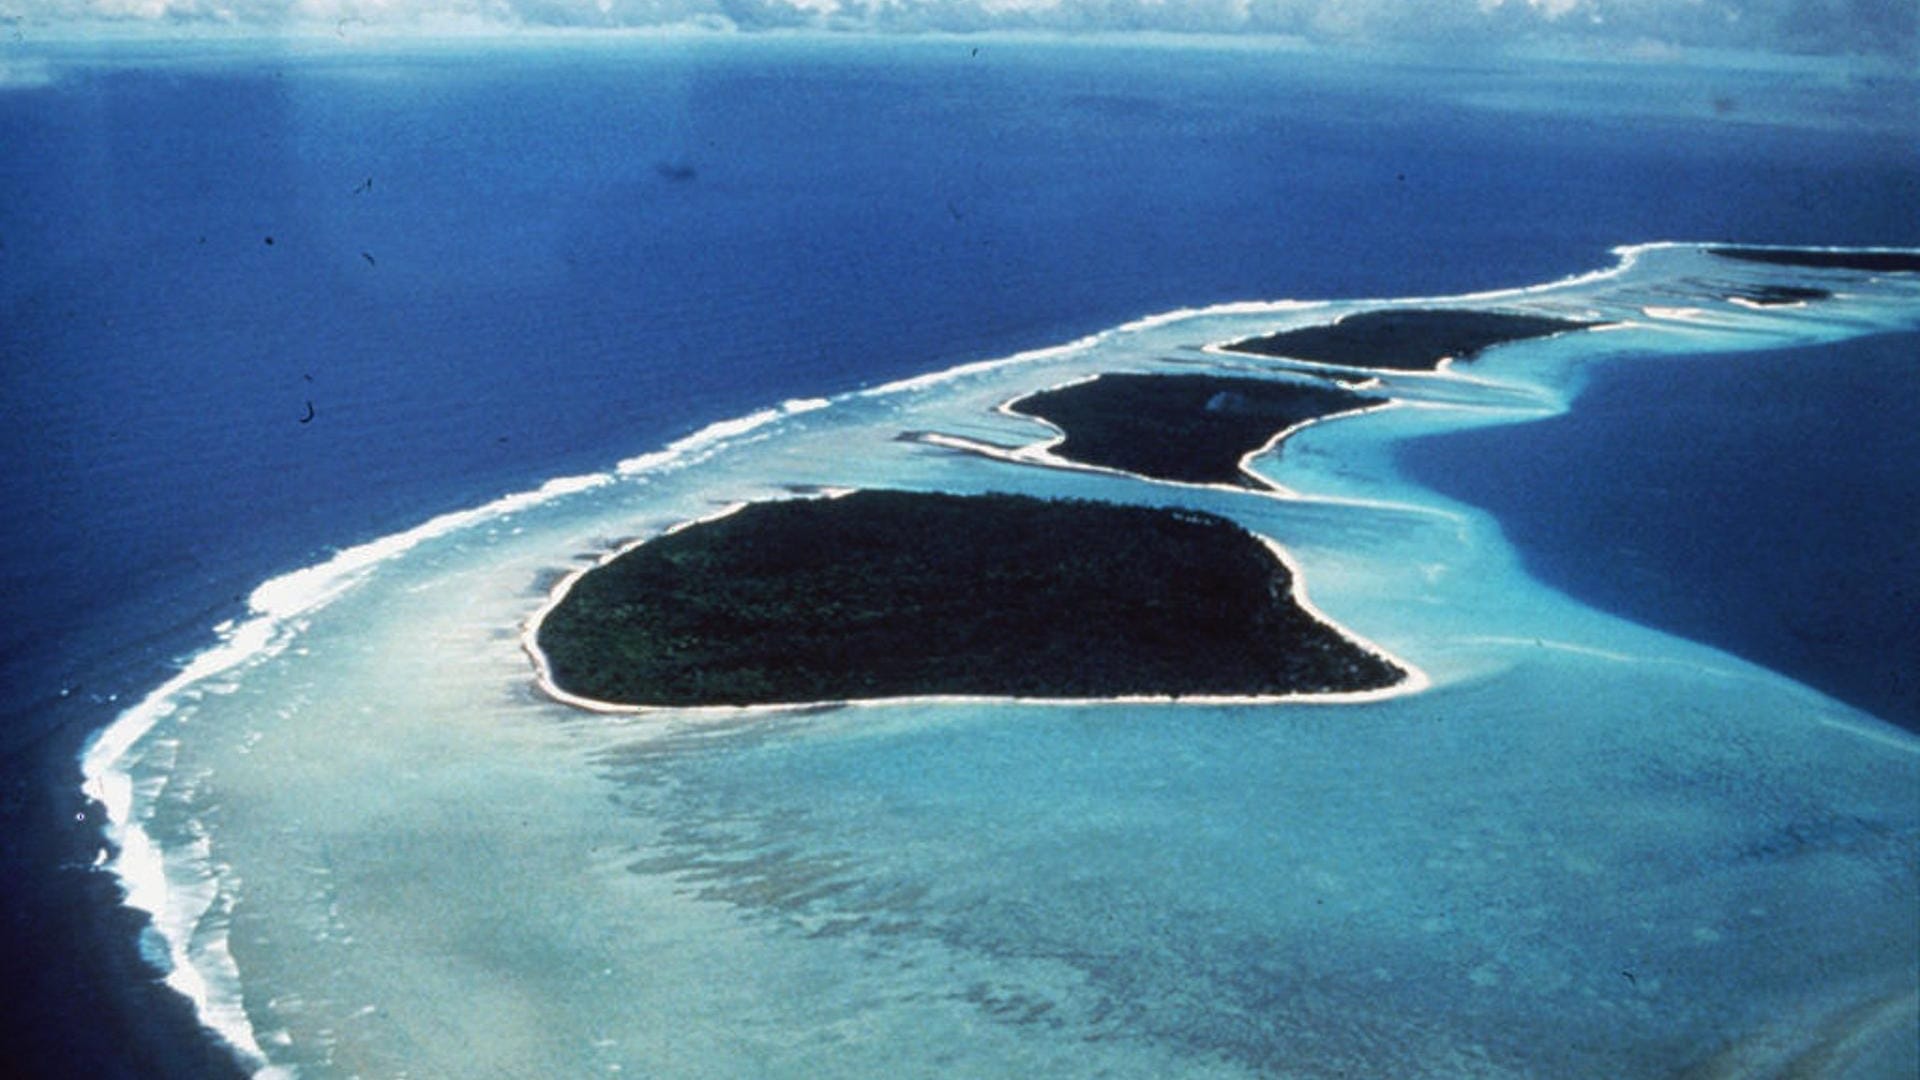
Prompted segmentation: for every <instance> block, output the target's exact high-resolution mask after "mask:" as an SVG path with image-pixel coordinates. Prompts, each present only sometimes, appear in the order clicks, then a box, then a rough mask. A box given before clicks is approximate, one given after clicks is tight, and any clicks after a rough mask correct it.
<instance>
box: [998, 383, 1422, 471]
mask: <svg viewBox="0 0 1920 1080" xmlns="http://www.w3.org/2000/svg"><path fill="white" fill-rule="evenodd" d="M1384 403H1385V402H1384V400H1383V399H1381V398H1376V397H1366V396H1363V395H1361V394H1357V393H1355V392H1353V391H1352V390H1349V389H1347V388H1346V387H1344V386H1340V385H1338V384H1335V383H1323V382H1314V383H1307V382H1278V381H1273V380H1267V379H1248V378H1235V377H1228V376H1216V375H1131V374H1126V375H1101V376H1099V377H1097V378H1095V379H1092V380H1090V381H1088V382H1082V383H1074V384H1072V385H1070V386H1062V387H1058V388H1056V389H1052V390H1042V391H1040V392H1039V393H1037V394H1029V395H1027V396H1026V397H1023V398H1019V399H1017V400H1015V401H1013V402H1010V403H1009V404H1008V405H1007V408H1008V409H1010V410H1012V411H1014V412H1017V413H1020V414H1021V415H1023V416H1031V417H1035V418H1037V419H1041V420H1045V421H1046V422H1048V423H1050V424H1052V425H1053V426H1054V427H1056V428H1059V429H1060V431H1061V432H1062V433H1063V434H1064V436H1065V437H1064V438H1063V439H1062V440H1061V441H1060V442H1059V443H1058V444H1057V445H1055V446H1054V447H1053V453H1054V454H1055V455H1057V456H1059V457H1063V458H1066V459H1068V460H1071V461H1077V462H1080V463H1082V464H1087V465H1098V466H1102V467H1105V468H1110V469H1120V470H1123V471H1125V472H1130V473H1134V474H1137V475H1140V476H1147V477H1152V478H1154V479H1157V480H1177V481H1184V482H1187V483H1197V484H1237V485H1239V486H1242V487H1248V488H1257V489H1267V488H1269V487H1270V485H1268V484H1266V483H1264V482H1262V481H1261V480H1259V479H1258V478H1256V477H1253V476H1251V475H1249V474H1248V473H1247V472H1246V470H1245V469H1243V468H1241V465H1240V461H1241V459H1242V458H1244V457H1246V455H1248V454H1249V453H1252V452H1253V451H1255V450H1258V449H1259V448H1260V447H1262V446H1264V445H1266V444H1267V443H1268V442H1270V441H1271V440H1272V439H1273V438H1274V436H1275V435H1277V434H1279V433H1280V432H1282V431H1285V430H1287V429H1288V428H1291V427H1295V426H1297V425H1299V424H1303V423H1306V422H1308V421H1310V420H1317V419H1321V418H1324V417H1328V416H1335V415H1339V414H1341V413H1350V412H1357V411H1360V410H1362V409H1368V408H1373V407H1375V406H1378V405H1381V404H1384Z"/></svg>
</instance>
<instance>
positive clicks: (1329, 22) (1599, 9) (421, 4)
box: [0, 0, 1920, 63]
mask: <svg viewBox="0 0 1920 1080" xmlns="http://www.w3.org/2000/svg"><path fill="white" fill-rule="evenodd" d="M80 22H91V23H117V24H122V25H126V26H141V25H146V26H162V27H180V26H184V27H192V26H216V25H218V26H234V27H240V28H249V27H259V28H263V29H286V28H294V27H300V26H313V27H333V26H339V25H345V24H352V25H355V26H359V27H362V28H365V29H368V30H379V29H383V28H384V29H393V30H403V31H404V30H423V29H425V30H431V29H434V28H469V29H485V28H495V27H497V28H509V29H510V28H515V27H527V28H532V27H564V28H591V27H622V28H641V27H676V26H690V27H705V28H710V29H719V30H742V31H755V30H770V29H781V28H794V27H801V28H817V29H845V30H864V31H881V32H916V31H953V32H970V31H986V30H1016V31H1017V30H1039V31H1054V32H1068V33H1079V32H1107V33H1111V32H1129V31H1153V32H1172V33H1207V34H1223V33H1224V34H1282V35H1289V36H1294V37H1300V38H1305V39H1308V40H1316V41H1330V42H1348V43H1352V42H1359V43H1406V44H1413V45H1421V44H1438V45H1445V44H1461V45H1475V46H1484V45H1500V44H1503V43H1510V42H1513V43H1518V42H1535V41H1548V42H1570V43H1573V44H1589V45H1593V46H1595V47H1602V48H1606V47H1612V46H1614V45H1619V46H1621V47H1630V48H1633V49H1636V50H1640V51H1642V52H1644V51H1646V50H1648V49H1657V48H1662V47H1670V48H1732V49H1745V50H1760V51H1765V52H1777V53H1808V54H1822V55H1862V56H1877V57H1881V58H1891V59H1894V60H1897V61H1902V62H1904V63H1911V62H1912V61H1913V59H1914V57H1915V56H1916V37H1920V34H1917V33H1916V28H1917V27H1920V0H0V24H12V25H13V26H14V27H15V28H16V29H18V28H21V27H33V26H48V25H57V24H63V23H80Z"/></svg>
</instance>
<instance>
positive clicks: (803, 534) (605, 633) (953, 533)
mask: <svg viewBox="0 0 1920 1080" xmlns="http://www.w3.org/2000/svg"><path fill="white" fill-rule="evenodd" d="M1290 586H1291V579H1290V575H1289V574H1288V572H1287V569H1286V567H1285V566H1284V565H1283V564H1281V563H1280V562H1279V561H1278V560H1277V559H1275V558H1274V556H1273V554H1272V552H1270V551H1269V550H1267V548H1266V547H1265V546H1264V545H1263V544H1261V543H1260V542H1259V541H1258V540H1257V539H1256V538H1255V537H1254V536H1252V535H1251V534H1249V533H1247V532H1246V531H1245V530H1243V529H1241V528H1240V527H1239V526H1237V525H1234V524H1232V523H1231V522H1228V521H1226V520H1224V519H1221V518H1218V517H1213V516H1210V515H1204V514H1195V513H1187V512H1176V511H1168V510H1156V509H1148V508H1142V507H1126V506H1115V505H1111V504H1106V503H1090V502H1057V501H1045V500H1040V499H1032V498H1026V497H1023V496H1012V495H985V496H968V497H962V496H955V495H928V494H914V493H908V492H897V491H863V492H857V493H855V494H852V495H848V496H845V497H844V498H838V499H795V500H786V501H780V502H769V503H757V504H754V505H752V506H749V507H747V508H745V509H743V510H741V511H739V512H738V513H735V514H732V515H729V516H727V517H725V518H721V519H718V520H715V521H711V522H705V523H702V524H699V525H694V526H690V527H688V528H686V529H682V530H680V531H679V532H675V533H671V534H668V535H666V536H662V537H660V538H658V539H655V540H651V541H648V542H647V543H645V544H642V545H640V546H639V547H637V548H634V549H633V550H631V551H629V552H627V553H626V554H624V555H622V556H620V557H619V558H617V559H614V560H613V561H611V562H609V563H607V564H606V565H605V566H602V567H599V568H596V569H594V570H592V571H590V572H588V573H587V574H585V575H583V576H582V577H581V578H580V579H579V580H578V581H576V582H575V583H574V586H573V589H572V590H571V591H570V592H569V593H568V594H567V596H566V597H565V599H564V600H562V601H561V602H560V603H559V604H558V605H557V606H556V607H555V608H554V610H553V611H552V612H551V613H550V614H549V615H548V616H547V618H546V620H545V622H544V623H543V624H542V625H541V627H540V630H539V645H540V648H541V649H542V650H543V651H544V652H545V653H546V654H547V657H548V661H549V663H550V665H551V668H552V673H553V677H554V681H555V682H556V683H557V684H558V685H559V686H560V687H561V688H562V689H564V690H567V691H569V692H572V693H575V694H580V695H583V696H586V697H590V698H595V699H598V700H601V701H610V702H623V703H627V704H642V705H740V704H771V703H794V702H814V701H842V700H855V699H863V698H884V697H900V696H908V695H920V694H976V695H991V696H1023V697H1040V698H1082V697H1105V696H1110V695H1117V694H1279V693H1289V692H1316V691H1335V690H1364V689H1374V688H1378V687H1384V686H1390V685H1392V684H1394V683H1396V682H1398V681H1400V679H1401V678H1402V677H1403V675H1402V673H1401V672H1400V671H1399V670H1398V669H1396V668H1395V667H1394V666H1393V665H1392V664H1389V663H1387V662H1386V661H1385V660H1382V659H1381V658H1379V657H1378V656H1375V655H1374V654H1372V653H1369V652H1367V651H1365V650H1363V649H1360V648H1359V647H1358V646H1356V645H1354V644H1353V643H1352V642H1350V641H1348V640H1346V639H1345V638H1343V637H1341V636H1340V635H1338V634H1336V633H1335V632H1334V631H1333V630H1331V629H1330V628H1328V627H1327V626H1326V625H1324V624H1322V623H1320V622H1318V621H1317V620H1315V619H1314V618H1313V617H1312V616H1310V615H1309V614H1307V612H1306V611H1305V610H1303V609H1302V608H1300V606H1299V605H1297V604H1295V603H1294V602H1293V600H1292V598H1291V594H1290Z"/></svg>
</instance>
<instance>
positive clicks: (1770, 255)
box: [1707, 247, 1920, 274]
mask: <svg viewBox="0 0 1920 1080" xmlns="http://www.w3.org/2000/svg"><path fill="white" fill-rule="evenodd" d="M1707 254H1709V255H1714V256H1717V257H1719V258H1722V259H1738V260H1740V261H1741V262H1755V263H1766V264H1769V265H1772V266H1800V267H1806V268H1807V269H1810V270H1859V271H1862V272H1864V273H1869V274H1913V273H1920V251H1821V250H1819V249H1817V248H1756V247H1711V248H1708V249H1707Z"/></svg>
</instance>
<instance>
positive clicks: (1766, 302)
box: [1727, 285, 1833, 307]
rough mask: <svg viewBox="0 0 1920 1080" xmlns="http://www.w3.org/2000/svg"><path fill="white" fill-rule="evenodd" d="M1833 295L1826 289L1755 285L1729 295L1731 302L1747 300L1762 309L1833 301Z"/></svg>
mask: <svg viewBox="0 0 1920 1080" xmlns="http://www.w3.org/2000/svg"><path fill="white" fill-rule="evenodd" d="M1832 298H1833V294H1832V293H1830V292H1828V291H1827V290H1825V289H1808V288H1803V287H1801V286H1798V285H1755V286H1753V287H1752V288H1749V289H1736V290H1734V291H1733V292H1730V293H1728V294H1727V299H1729V300H1745V301H1746V302H1747V303H1749V304H1759V305H1761V306H1762V307H1776V306H1780V305H1783V304H1805V303H1809V302H1811V301H1814V300H1831V299H1832Z"/></svg>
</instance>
